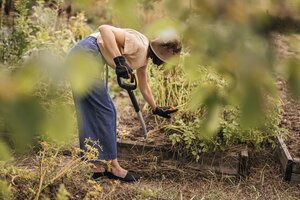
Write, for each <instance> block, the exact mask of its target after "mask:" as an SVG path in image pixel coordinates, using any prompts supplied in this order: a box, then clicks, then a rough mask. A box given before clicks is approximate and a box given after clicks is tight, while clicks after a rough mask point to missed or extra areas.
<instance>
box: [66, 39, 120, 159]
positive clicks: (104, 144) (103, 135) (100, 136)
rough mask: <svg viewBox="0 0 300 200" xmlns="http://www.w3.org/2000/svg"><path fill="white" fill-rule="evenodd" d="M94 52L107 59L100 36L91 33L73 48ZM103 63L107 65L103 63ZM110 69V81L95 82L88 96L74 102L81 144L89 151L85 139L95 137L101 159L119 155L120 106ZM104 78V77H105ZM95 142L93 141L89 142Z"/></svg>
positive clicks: (76, 97)
mask: <svg viewBox="0 0 300 200" xmlns="http://www.w3.org/2000/svg"><path fill="white" fill-rule="evenodd" d="M74 51H77V52H78V51H84V52H91V53H93V54H94V55H97V56H99V59H100V60H101V61H102V62H100V63H104V62H103V61H104V59H103V57H102V55H101V52H100V49H99V47H98V45H97V39H96V38H94V37H92V36H88V37H86V38H84V39H83V40H81V41H80V42H78V43H77V44H76V45H75V46H74V47H73V48H72V49H71V51H70V53H72V52H74ZM99 67H103V68H104V65H103V64H100V66H99ZM107 73H108V72H107V71H106V81H105V82H106V83H104V80H102V84H101V83H99V84H98V85H95V86H93V87H92V88H91V89H89V90H88V92H87V93H86V94H85V95H84V96H80V97H79V96H75V95H73V97H74V102H75V107H76V113H77V119H78V127H79V140H80V148H81V149H82V150H83V151H84V152H87V151H88V148H87V147H86V143H85V141H86V140H87V139H88V140H92V141H95V142H98V143H99V144H100V146H97V145H96V146H94V147H95V148H97V149H98V152H99V156H98V160H113V159H116V158H117V138H116V109H115V106H114V104H113V102H112V99H111V97H110V96H109V94H108V88H107V77H108V74H107ZM103 79H104V78H103ZM88 144H89V145H93V144H92V143H88Z"/></svg>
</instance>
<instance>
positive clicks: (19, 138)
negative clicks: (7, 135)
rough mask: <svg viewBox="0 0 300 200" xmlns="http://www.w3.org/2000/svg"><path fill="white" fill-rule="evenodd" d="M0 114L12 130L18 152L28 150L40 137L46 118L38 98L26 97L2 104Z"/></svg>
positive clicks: (0, 104)
mask: <svg viewBox="0 0 300 200" xmlns="http://www.w3.org/2000/svg"><path fill="white" fill-rule="evenodd" d="M0 114H1V115H2V116H3V118H4V119H5V121H6V122H7V124H8V125H9V127H10V129H11V130H12V133H11V136H12V138H13V142H14V145H15V147H16V150H17V151H19V152H21V151H24V150H26V148H28V145H30V144H32V142H33V139H34V137H35V136H37V135H38V133H39V130H40V127H41V122H42V121H43V118H44V111H43V108H42V107H41V105H40V103H39V101H38V100H37V98H36V97H24V98H18V99H16V100H15V101H11V102H0Z"/></svg>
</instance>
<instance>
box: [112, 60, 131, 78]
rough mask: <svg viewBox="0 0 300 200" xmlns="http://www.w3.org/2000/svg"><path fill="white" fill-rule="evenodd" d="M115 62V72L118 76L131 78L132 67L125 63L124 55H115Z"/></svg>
mask: <svg viewBox="0 0 300 200" xmlns="http://www.w3.org/2000/svg"><path fill="white" fill-rule="evenodd" d="M114 62H115V64H116V74H117V76H118V77H122V78H126V79H132V77H133V76H132V69H131V68H130V67H129V65H128V64H127V63H126V60H125V58H124V56H117V57H115V58H114Z"/></svg>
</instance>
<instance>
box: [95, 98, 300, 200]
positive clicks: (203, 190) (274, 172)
mask: <svg viewBox="0 0 300 200" xmlns="http://www.w3.org/2000/svg"><path fill="white" fill-rule="evenodd" d="M114 101H115V102H116V104H117V108H118V107H119V108H118V109H120V111H119V116H118V123H119V124H118V127H119V128H118V136H119V137H120V138H127V139H130V140H133V141H136V140H138V141H143V139H142V137H141V136H140V135H141V131H142V130H141V126H140V124H139V121H138V119H137V118H136V116H135V115H136V114H135V112H134V111H133V108H132V106H131V103H130V100H129V97H127V95H126V93H123V96H122V95H121V97H115V99H114ZM121 105H123V106H121ZM124 105H126V106H124ZM157 120H159V119H157ZM145 121H146V123H147V125H148V130H149V141H148V142H149V143H150V144H161V143H167V141H166V136H165V135H164V133H162V132H161V131H160V130H159V129H158V126H157V122H156V120H155V118H154V117H153V116H146V117H145ZM275 158H276V156H275V155H274V150H272V149H267V150H264V151H263V152H259V153H257V154H256V155H253V159H252V160H251V169H250V175H249V177H247V178H245V179H241V180H240V179H236V178H228V177H224V176H220V175H216V174H214V173H213V172H211V174H203V173H202V172H201V171H191V170H187V169H186V168H184V166H183V167H180V168H178V167H177V166H172V165H171V164H170V165H169V166H164V167H161V168H159V169H152V170H150V171H149V167H148V166H147V167H145V168H143V166H145V165H146V164H147V162H146V163H145V162H144V161H143V160H137V159H133V161H132V160H130V161H128V160H121V161H120V162H121V164H122V165H123V166H124V167H126V168H127V169H131V170H134V171H135V170H137V169H138V170H137V171H138V172H139V173H140V174H141V175H143V176H144V177H143V179H142V180H141V181H140V182H138V183H134V184H121V185H120V186H119V187H118V188H117V189H116V190H115V192H114V193H113V195H112V196H111V198H112V199H201V200H204V199H299V197H300V185H289V184H288V183H285V182H283V181H282V174H281V171H280V165H279V164H278V162H277V161H276V160H275ZM145 160H147V159H146V158H145ZM148 164H149V165H151V162H148ZM102 181H104V182H105V179H104V180H101V181H100V182H102Z"/></svg>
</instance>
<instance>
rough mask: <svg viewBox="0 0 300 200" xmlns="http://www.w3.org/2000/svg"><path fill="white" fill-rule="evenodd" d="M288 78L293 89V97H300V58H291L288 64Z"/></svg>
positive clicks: (297, 98) (288, 82)
mask: <svg viewBox="0 0 300 200" xmlns="http://www.w3.org/2000/svg"><path fill="white" fill-rule="evenodd" d="M287 71H288V79H287V84H288V86H289V88H290V89H291V91H292V94H293V98H294V99H296V100H299V99H300V60H299V59H298V58H291V59H290V60H289V62H288V66H287Z"/></svg>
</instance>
